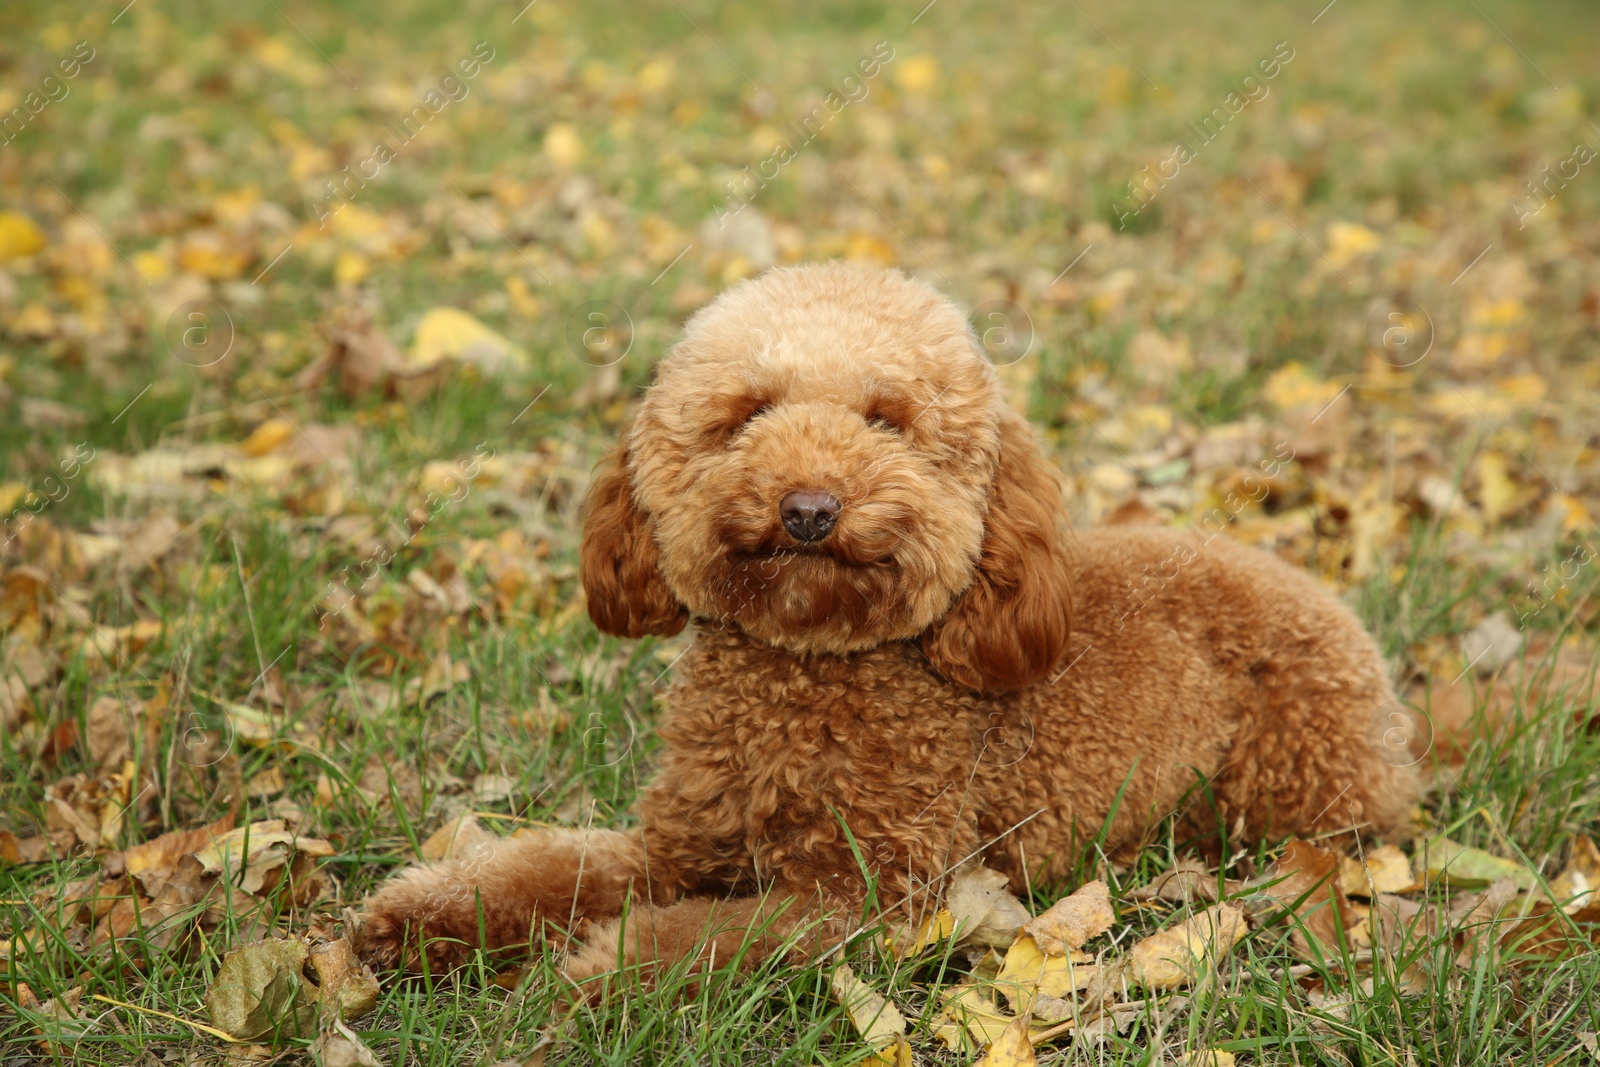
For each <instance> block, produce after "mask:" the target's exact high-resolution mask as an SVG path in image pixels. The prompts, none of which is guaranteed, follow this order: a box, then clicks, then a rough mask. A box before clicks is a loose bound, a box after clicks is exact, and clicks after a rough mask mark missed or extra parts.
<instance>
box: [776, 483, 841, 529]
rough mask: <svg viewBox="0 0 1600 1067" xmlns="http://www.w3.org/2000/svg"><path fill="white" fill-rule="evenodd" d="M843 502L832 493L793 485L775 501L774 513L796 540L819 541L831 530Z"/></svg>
mask: <svg viewBox="0 0 1600 1067" xmlns="http://www.w3.org/2000/svg"><path fill="white" fill-rule="evenodd" d="M843 506H844V505H842V504H840V503H839V501H838V500H837V499H836V498H835V497H834V495H833V494H832V493H824V492H821V491H820V490H816V489H796V490H795V491H794V492H792V493H790V494H789V495H788V496H786V497H784V498H783V500H782V502H780V503H779V504H778V517H779V518H781V519H782V520H783V528H784V529H785V530H788V531H789V535H790V536H791V537H793V538H794V539H795V540H796V541H820V540H822V539H823V538H824V537H827V536H828V534H829V533H831V532H832V531H833V524H834V523H836V522H838V521H839V509H840V508H842V507H843Z"/></svg>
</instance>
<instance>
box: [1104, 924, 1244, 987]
mask: <svg viewBox="0 0 1600 1067" xmlns="http://www.w3.org/2000/svg"><path fill="white" fill-rule="evenodd" d="M1244 935H1245V921H1244V911H1243V910H1242V909H1240V908H1236V907H1234V906H1233V905H1232V904H1213V905H1212V906H1211V907H1209V908H1207V909H1206V910H1205V911H1203V912H1200V913H1199V914H1198V915H1193V916H1190V917H1189V918H1187V919H1185V920H1184V921H1183V922H1181V923H1178V924H1177V925H1176V926H1172V927H1169V928H1167V929H1165V930H1162V931H1160V932H1158V933H1155V934H1151V935H1150V936H1149V937H1147V938H1145V939H1144V940H1142V941H1140V942H1139V943H1138V944H1136V945H1134V946H1133V948H1132V949H1131V950H1130V951H1129V953H1128V957H1127V961H1126V963H1127V969H1128V975H1129V977H1130V978H1132V979H1133V980H1134V981H1135V982H1138V983H1139V984H1140V985H1142V986H1144V987H1146V988H1147V989H1179V988H1181V987H1183V986H1186V985H1189V984H1190V983H1192V982H1194V981H1196V980H1197V979H1198V978H1200V977H1201V975H1202V974H1203V973H1205V972H1206V971H1208V970H1214V969H1215V968H1216V966H1217V964H1218V962H1219V961H1220V959H1221V958H1222V956H1223V954H1224V953H1226V952H1227V951H1228V950H1229V949H1231V948H1233V946H1234V945H1236V944H1238V943H1239V942H1240V940H1242V939H1243V938H1244Z"/></svg>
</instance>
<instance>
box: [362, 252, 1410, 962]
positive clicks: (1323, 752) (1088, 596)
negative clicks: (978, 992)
mask: <svg viewBox="0 0 1600 1067" xmlns="http://www.w3.org/2000/svg"><path fill="white" fill-rule="evenodd" d="M583 562H584V583H585V587H586V589H587V591H588V594H589V604H590V612H591V615H593V617H594V618H595V621H596V622H597V623H598V624H599V625H600V627H601V628H602V629H605V630H607V631H609V632H613V633H619V634H624V635H628V636H638V635H640V634H643V633H673V632H676V631H677V630H678V629H681V628H682V626H683V625H684V624H685V622H686V620H687V619H688V618H689V617H690V616H693V617H695V618H696V619H697V620H698V623H697V627H698V628H697V633H696V636H695V638H694V643H693V645H692V647H691V648H690V650H689V651H688V652H687V653H686V654H685V655H684V657H683V659H682V661H681V662H680V664H679V666H678V668H677V672H678V673H677V680H676V681H675V683H674V685H673V688H672V690H671V692H670V694H669V697H668V701H667V710H666V712H665V713H664V714H663V716H662V718H661V721H660V724H659V732H660V735H661V738H662V740H663V741H664V749H663V753H662V756H661V765H660V768H659V771H658V772H657V774H656V776H655V778H654V779H653V780H652V782H651V784H650V785H649V786H648V787H647V788H646V790H645V791H644V793H643V795H642V796H641V798H640V802H639V814H640V817H641V827H640V829H638V830H636V831H632V832H627V833H623V832H616V831H595V832H592V833H588V834H583V833H579V832H577V831H555V832H548V833H545V834H534V835H528V836H524V837H519V838H516V839H514V840H512V841H508V842H505V843H503V844H501V845H499V846H497V847H496V848H495V849H493V850H492V851H491V852H488V853H486V854H484V855H481V856H478V857H475V858H470V859H466V860H458V861H451V862H450V863H446V864H441V865H436V866H434V867H431V868H423V869H419V870H415V871H412V872H408V873H407V874H406V875H403V876H402V877H400V878H399V879H396V880H395V881H393V882H391V883H390V884H389V885H388V886H387V887H385V888H384V889H383V890H382V891H381V892H380V893H379V894H377V895H376V896H375V897H374V898H373V899H372V900H371V901H370V902H369V905H368V916H367V921H366V925H365V929H364V931H363V942H364V946H365V949H366V951H367V953H368V954H369V955H370V956H372V957H373V958H375V959H377V960H379V961H380V962H386V963H387V962H396V961H399V960H402V959H404V960H405V961H406V962H409V963H413V964H414V963H415V962H416V957H415V955H413V954H410V953H407V952H406V947H407V945H415V944H416V943H417V941H418V940H419V939H424V938H444V939H451V940H449V941H448V942H442V943H436V944H434V945H433V946H431V947H430V950H429V952H430V959H431V961H432V962H434V963H435V964H439V963H445V964H448V963H453V962H456V961H458V960H460V959H461V958H462V956H463V953H464V951H465V950H466V948H467V946H470V945H476V944H479V943H485V945H486V947H491V948H495V947H504V946H514V945H518V944H524V943H526V942H527V941H528V939H529V936H530V933H534V934H536V933H537V932H538V928H540V927H541V926H543V925H544V924H545V923H550V924H553V925H556V926H561V927H567V926H569V924H571V923H572V922H573V921H574V920H587V921H588V922H587V923H582V922H580V923H578V924H577V925H578V930H577V932H578V933H579V934H580V935H587V936H586V938H585V939H586V941H587V945H586V947H585V948H584V949H583V950H582V951H580V952H579V953H577V954H576V955H575V956H574V957H573V959H572V960H571V961H570V963H569V968H568V969H569V973H571V974H572V975H573V976H574V977H575V978H576V977H583V976H587V975H590V974H594V973H598V972H601V971H604V970H608V969H610V968H611V967H612V966H614V965H615V963H616V960H617V958H618V956H617V952H618V937H619V934H620V931H619V929H618V928H617V924H616V923H615V922H613V923H612V925H610V926H604V927H599V928H591V927H590V925H589V923H593V922H596V921H601V920H608V919H611V920H614V919H615V917H616V916H617V915H619V914H620V913H621V912H622V910H623V907H624V903H625V901H626V899H627V897H628V894H629V893H630V892H631V893H633V894H634V897H635V899H636V902H637V903H636V905H635V910H634V912H633V916H634V917H633V918H632V919H631V920H630V924H629V926H630V929H629V936H625V937H623V938H622V946H623V950H624V956H625V957H626V958H628V959H654V960H674V959H678V958H682V957H683V956H684V955H686V954H688V953H691V952H695V951H709V952H712V953H719V956H718V958H721V959H727V958H728V954H729V953H730V952H731V951H733V950H734V949H735V948H736V947H737V945H738V943H739V942H740V940H741V939H745V938H747V937H749V936H750V931H751V930H752V929H758V928H759V929H764V930H766V932H767V935H768V936H769V937H770V936H771V935H774V934H777V933H781V932H783V931H784V930H786V929H790V928H792V927H793V926H794V924H795V922H796V921H798V919H799V918H801V917H803V916H806V915H812V916H816V915H822V914H832V915H839V914H843V913H845V912H847V911H849V910H851V909H856V908H858V907H859V905H860V904H861V903H862V901H863V898H864V896H865V894H866V891H867V879H866V877H864V875H866V874H871V875H872V876H873V877H874V879H875V881H876V884H877V897H878V900H879V901H880V903H881V904H883V905H885V906H888V907H893V906H895V905H897V904H898V903H899V902H901V901H904V900H906V899H908V898H909V897H910V896H912V895H913V894H916V893H918V892H919V891H928V890H932V889H936V888H937V886H938V885H939V884H940V883H941V882H942V880H943V878H944V876H945V875H946V874H948V873H949V872H950V871H951V870H952V869H953V868H954V867H956V866H957V865H959V864H961V863H963V862H966V861H968V860H972V859H974V858H977V857H981V858H982V859H983V860H984V862H986V863H987V864H988V865H989V866H991V867H994V868H997V869H999V870H1001V871H1003V872H1004V873H1005V874H1007V875H1008V876H1009V877H1010V879H1011V880H1012V883H1013V885H1014V886H1016V887H1017V888H1019V889H1020V888H1021V887H1022V886H1023V885H1024V884H1025V882H1026V880H1027V879H1028V878H1030V877H1032V878H1037V877H1039V876H1041V875H1043V876H1045V877H1059V876H1061V875H1062V874H1063V873H1064V872H1065V871H1066V870H1067V868H1068V865H1069V864H1070V863H1071V861H1072V860H1073V859H1074V858H1075V856H1076V855H1077V853H1078V850H1079V849H1080V848H1081V846H1082V845H1083V844H1085V843H1086V842H1087V841H1089V840H1091V839H1092V838H1094V837H1095V835H1096V834H1097V833H1099V832H1100V831H1101V830H1102V828H1104V829H1105V845H1104V847H1105V848H1106V850H1107V851H1108V852H1112V853H1116V852H1124V853H1125V852H1128V851H1131V850H1132V849H1134V848H1136V847H1137V846H1138V845H1139V844H1140V843H1141V841H1142V839H1143V836H1144V835H1145V834H1146V833H1147V831H1148V830H1149V829H1150V828H1151V827H1152V826H1153V825H1155V824H1156V823H1157V822H1158V821H1159V820H1161V819H1162V818H1164V817H1165V816H1167V815H1168V814H1170V813H1172V812H1173V811H1175V810H1178V809H1180V808H1182V809H1183V810H1184V811H1185V812H1186V820H1185V821H1186V823H1187V824H1188V826H1189V827H1190V829H1192V830H1193V831H1195V833H1194V834H1193V835H1192V836H1197V837H1200V838H1202V839H1209V840H1212V841H1215V840H1218V839H1221V838H1224V837H1238V836H1242V837H1245V838H1252V839H1254V838H1260V837H1263V836H1266V835H1269V834H1277V835H1285V834H1295V833H1299V834H1309V833H1320V832H1329V831H1340V830H1345V831H1355V830H1365V831H1375V832H1379V833H1381V832H1383V831H1385V830H1388V829H1391V828H1393V827H1395V826H1398V825H1399V824H1400V823H1401V822H1402V821H1403V820H1404V818H1405V817H1406V815H1407V814H1408V812H1409V811H1410V809H1411V807H1412V805H1413V803H1414V801H1415V798H1416V793H1417V780H1416V777H1415V775H1414V774H1413V773H1412V772H1411V771H1410V770H1409V769H1407V768H1405V767H1403V766H1398V765H1396V764H1397V763H1403V762H1407V760H1405V759H1401V760H1395V761H1392V762H1391V761H1389V760H1385V759H1384V758H1383V755H1384V752H1383V750H1382V749H1381V748H1380V746H1379V745H1377V744H1375V740H1376V739H1377V738H1380V737H1381V736H1382V735H1383V733H1384V731H1385V730H1386V729H1388V728H1390V727H1391V726H1392V723H1391V721H1390V716H1391V715H1392V714H1396V713H1397V711H1398V706H1397V705H1396V704H1395V703H1394V699H1393V696H1392V693H1391V690H1390V687H1389V682H1388V680H1387V677H1386V673H1385V670H1384V665H1383V662H1382V659H1381V657H1380V655H1379V653H1378V650H1377V648H1376V646H1375V645H1374V643H1373V642H1372V640H1371V638H1370V637H1368V636H1367V635H1366V634H1365V632H1364V631H1363V630H1362V629H1361V627H1360V625H1359V624H1358V623H1357V622H1356V620H1355V619H1354V617H1353V616H1352V615H1351V614H1350V613H1349V612H1348V611H1347V610H1346V609H1345V608H1344V607H1343V606H1342V605H1341V604H1340V603H1339V602H1338V601H1337V600H1336V599H1335V598H1334V597H1333V596H1331V595H1330V594H1329V593H1327V592H1325V591H1324V590H1322V589H1321V588H1320V587H1318V586H1317V585H1316V583H1315V582H1314V581H1312V580H1311V579H1310V578H1309V577H1308V576H1306V575H1305V574H1303V573H1301V572H1299V571H1296V570H1294V569H1293V568H1291V567H1289V566H1287V565H1286V564H1283V563H1281V562H1279V561H1278V560H1276V559H1274V558H1272V557H1270V556H1267V555H1265V554H1263V553H1260V552H1256V551H1254V550H1250V549H1246V548H1243V547H1240V546H1237V545H1233V544H1231V543H1229V542H1227V540H1226V539H1225V538H1215V539H1210V540H1207V539H1205V538H1203V537H1201V536H1200V535H1199V534H1197V533H1196V532H1193V531H1166V530H1153V529H1149V530H1140V529H1129V528H1121V527H1119V528H1108V529H1097V530H1092V531H1089V532H1086V533H1082V534H1078V535H1073V534H1071V533H1069V532H1068V531H1067V530H1066V529H1065V525H1064V521H1063V509H1062V506H1061V501H1060V496H1059V489H1058V488H1057V484H1056V480H1055V476H1054V474H1053V472H1052V471H1050V469H1049V468H1048V466H1047V465H1046V464H1045V463H1044V461H1043V458H1042V456H1041V455H1040V453H1039V452H1038V449H1037V446H1036V445H1035V444H1034V442H1033V440H1032V438H1031V435H1030V433H1029V431H1028V429H1027V427H1026V425H1025V424H1024V423H1022V421H1021V420H1020V419H1019V418H1017V417H1016V416H1015V415H1014V414H1013V413H1011V412H1010V411H1009V410H1008V409H1007V408H1005V407H1004V405H1003V404H1002V403H1000V401H999V398H998V390H997V387H996V383H995V380H994V375H993V371H992V369H991V368H990V367H989V366H988V364H987V362H986V361H985V360H984V359H983V357H982V355H981V350H979V349H977V346H976V345H975V343H974V342H973V340H972V338H971V335H970V331H968V330H967V328H966V324H965V321H964V320H963V319H962V318H961V317H960V315H959V313H958V312H956V311H955V310H954V309H953V308H952V307H951V306H950V305H949V304H948V302H946V301H944V300H943V299H942V298H941V297H939V296H938V295H937V294H936V293H934V292H933V291H932V290H931V289H928V288H927V287H925V286H923V285H921V284H920V283H916V282H912V281H910V280H908V279H905V278H903V277H901V276H899V275H897V274H888V273H877V272H865V271H861V270H858V269H855V268H849V267H844V266H839V265H829V266H826V267H813V268H797V269H792V270H780V271H775V272H772V273H771V274H769V275H766V276H765V277H764V278H763V279H761V280H759V281H757V282H754V283H749V284H747V285H745V286H742V287H740V288H739V289H737V290H734V291H732V292H731V293H729V294H727V295H725V296H724V297H723V298H721V299H719V300H718V301H717V302H716V303H715V304H713V305H712V306H711V307H710V308H708V309H707V310H706V311H704V312H702V313H701V314H700V315H699V316H696V318H695V320H693V321H692V322H691V323H690V326H689V328H688V330H687V331H686V337H685V340H684V342H683V343H682V344H681V345H680V346H679V348H678V350H676V351H675V353H674V355H673V358H672V359H671V360H669V361H668V362H667V363H666V364H663V366H662V370H661V375H660V378H659V379H658V381H657V384H656V385H655V386H654V387H653V388H652V389H651V392H650V394H649V396H648V397H647V399H646V402H645V405H644V408H643V409H642V410H641V413H640V415H639V418H638V421H637V422H636V424H635V426H634V428H633V430H632V432H631V434H629V435H628V436H627V437H626V438H625V439H624V442H623V444H622V445H621V446H619V448H618V450H617V452H616V454H615V455H614V456H613V458H612V460H611V462H610V463H609V464H608V465H606V466H605V467H603V468H602V470H601V471H600V472H599V473H598V474H597V477H596V481H595V484H594V487H593V488H592V489H591V494H590V507H589V513H588V517H587V521H586V527H585V543H584V561H583ZM1150 576H1156V578H1155V580H1154V581H1153V582H1152V581H1150V580H1149V578H1150ZM1069 612H1070V616H1071V622H1072V625H1071V626H1070V627H1069V625H1068V618H1069ZM758 893H764V894H766V895H765V897H764V898H763V897H758V896H757V894H758ZM647 900H648V901H650V902H652V903H650V904H646V903H645V901H647ZM796 900H798V901H799V902H800V903H799V905H798V906H795V907H791V908H789V909H788V910H787V911H786V912H783V914H784V916H785V917H784V918H783V919H782V920H781V921H778V922H776V923H774V921H773V920H774V916H775V915H777V914H779V912H781V911H783V908H785V907H786V906H787V905H786V904H785V902H786V901H796ZM718 902H720V903H718ZM480 909H481V910H480ZM480 921H481V922H482V924H483V925H482V936H481V937H480ZM712 926H716V927H718V928H719V929H720V932H718V930H712V929H710V927H712ZM708 932H709V933H711V934H712V935H713V936H711V937H710V938H709V940H707V938H706V935H707V934H708ZM770 944H771V943H770V941H758V949H757V951H756V955H759V953H760V951H761V949H760V946H761V945H765V946H767V947H770ZM707 945H709V946H710V947H709V948H707V947H705V946H707Z"/></svg>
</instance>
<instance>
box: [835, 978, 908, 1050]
mask: <svg viewBox="0 0 1600 1067" xmlns="http://www.w3.org/2000/svg"><path fill="white" fill-rule="evenodd" d="M828 984H829V986H830V988H832V990H833V996H834V999H835V1000H837V1001H838V1002H839V1003H840V1004H842V1005H843V1006H844V1010H845V1014H846V1015H848V1016H849V1017H850V1024H851V1025H852V1026H854V1027H855V1028H856V1033H858V1034H860V1035H861V1038H862V1040H863V1041H865V1042H866V1043H867V1044H869V1045H871V1046H872V1047H873V1048H874V1049H878V1050H880V1051H881V1050H883V1049H886V1048H889V1047H890V1046H892V1045H894V1044H895V1043H896V1042H897V1041H903V1040H904V1039H905V1034H906V1019H905V1016H903V1015H901V1014H900V1009H899V1008H896V1007H895V1006H894V1005H893V1004H891V1003H890V1002H889V1000H888V999H887V998H885V997H884V996H882V995H881V994H879V993H878V992H877V991H876V990H875V989H873V988H872V987H871V986H869V985H867V983H865V982H863V981H862V980H861V979H860V978H859V977H858V976H857V975H856V972H855V971H853V970H852V969H851V968H850V965H849V964H848V963H841V964H839V966H838V967H836V968H834V972H833V976H832V977H831V978H830V979H829V980H828Z"/></svg>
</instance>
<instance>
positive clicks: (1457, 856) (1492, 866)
mask: <svg viewBox="0 0 1600 1067" xmlns="http://www.w3.org/2000/svg"><path fill="white" fill-rule="evenodd" d="M1415 852H1416V855H1417V857H1418V858H1419V859H1421V860H1422V861H1423V862H1424V863H1425V864H1426V869H1427V872H1428V878H1429V879H1430V880H1435V881H1437V880H1439V879H1443V880H1445V881H1446V882H1448V883H1449V884H1450V885H1451V886H1452V887H1455V888H1461V889H1470V888H1473V887H1475V886H1487V885H1489V884H1491V883H1493V882H1497V881H1499V880H1500V879H1502V878H1509V879H1511V881H1512V882H1514V883H1516V886H1517V888H1518V889H1532V888H1533V887H1534V886H1535V885H1537V884H1538V883H1539V876H1538V875H1537V874H1535V873H1534V872H1533V871H1531V870H1529V869H1528V868H1527V867H1525V866H1523V865H1522V864H1520V863H1518V862H1516V861H1515V860H1508V859H1503V858H1501V857H1499V856H1495V855H1491V854H1490V853H1488V852H1485V851H1483V850H1482V849H1480V848H1469V847H1468V846H1466V845H1463V844H1459V843H1458V842H1455V841H1452V840H1450V839H1449V838H1448V837H1443V836H1439V837H1430V838H1428V839H1427V840H1425V841H1421V842H1418V844H1417V846H1416V849H1415Z"/></svg>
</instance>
